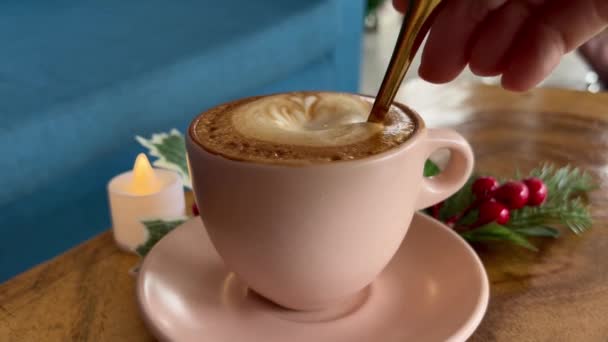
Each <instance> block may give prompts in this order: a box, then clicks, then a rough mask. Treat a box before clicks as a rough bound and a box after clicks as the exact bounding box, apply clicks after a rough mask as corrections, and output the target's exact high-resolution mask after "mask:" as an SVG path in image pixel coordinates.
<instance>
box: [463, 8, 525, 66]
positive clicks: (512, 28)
mask: <svg viewBox="0 0 608 342" xmlns="http://www.w3.org/2000/svg"><path fill="white" fill-rule="evenodd" d="M533 6H534V5H533V4H532V3H531V2H530V1H529V0H512V1H509V2H507V3H506V4H504V5H503V6H502V7H501V8H500V9H497V10H496V11H494V12H493V13H491V14H490V15H489V16H488V18H486V20H485V21H484V23H483V24H482V25H481V26H480V28H479V33H478V36H477V40H476V41H475V43H473V47H472V48H471V55H470V59H469V67H470V69H471V71H472V72H473V73H474V74H476V75H478V76H496V75H499V74H500V73H501V72H502V70H501V69H502V62H503V59H504V56H505V54H506V53H507V51H508V50H509V47H510V46H511V45H512V44H513V42H514V41H515V38H516V36H517V33H518V32H519V31H520V30H521V27H522V26H523V24H524V22H525V21H526V20H527V19H528V18H529V17H530V16H531V14H532V11H533Z"/></svg>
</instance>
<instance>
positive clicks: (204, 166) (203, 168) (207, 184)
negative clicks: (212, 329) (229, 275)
mask: <svg viewBox="0 0 608 342" xmlns="http://www.w3.org/2000/svg"><path fill="white" fill-rule="evenodd" d="M396 105H398V106H401V107H402V108H403V109H405V110H407V111H408V112H409V113H411V114H412V118H413V119H414V120H415V122H416V124H417V129H416V131H415V133H414V134H413V136H412V137H410V138H409V140H408V141H406V142H405V143H404V144H402V145H400V146H399V147H397V148H394V149H391V150H389V151H386V152H384V153H381V154H376V155H373V156H370V157H366V158H363V159H358V160H353V161H337V162H331V163H324V164H312V165H305V166H281V165H269V164H258V163H252V162H243V161H234V160H229V159H226V158H224V157H221V156H217V155H215V154H212V153H209V152H207V151H206V150H205V149H204V148H202V147H201V146H200V145H199V144H198V143H197V142H195V140H194V139H193V136H192V134H193V131H192V129H193V127H194V125H195V123H196V121H197V119H195V120H194V122H193V123H192V124H191V126H190V130H189V132H188V136H187V150H188V160H189V167H190V172H191V176H192V181H193V186H194V193H195V194H196V201H197V203H198V206H199V211H200V215H201V218H202V220H203V223H204V225H205V227H206V229H207V232H208V234H209V237H210V239H211V241H212V243H213V245H214V246H215V248H216V249H217V252H218V253H219V255H220V256H221V257H222V258H223V260H224V262H225V264H226V266H227V267H228V269H230V270H231V271H233V272H234V273H235V274H236V275H237V276H238V277H239V278H241V279H242V280H243V281H244V282H246V283H247V285H248V286H249V287H250V288H251V289H253V290H254V291H255V292H257V293H258V294H260V295H262V296H263V297H266V298H267V299H269V300H271V301H273V302H275V303H277V304H279V305H281V306H284V307H286V308H290V309H294V310H318V309H322V308H326V307H329V306H331V305H334V304H337V303H340V301H342V300H345V299H346V298H349V297H350V296H352V295H355V294H357V293H358V292H359V291H361V290H362V289H364V288H365V287H366V286H368V285H370V284H371V283H372V282H373V281H374V279H375V278H376V277H377V276H378V275H379V273H380V272H381V271H382V270H383V268H384V267H385V266H386V265H387V264H388V262H389V261H390V260H391V258H392V257H393V255H394V254H395V252H396V251H397V249H398V248H399V245H400V244H401V241H402V240H403V238H404V236H405V234H406V233H407V230H408V227H409V224H410V221H411V219H412V217H413V214H414V212H415V211H416V210H419V209H423V208H426V207H429V206H431V205H433V204H436V203H438V202H440V201H442V200H444V199H445V198H447V197H448V196H450V195H451V194H453V193H454V192H456V191H457V190H458V189H459V188H460V187H461V186H463V185H464V183H465V182H466V180H467V178H468V177H469V175H470V173H471V171H472V167H473V153H472V151H471V147H470V146H469V144H468V143H467V142H466V140H465V139H464V138H463V137H462V136H460V135H459V134H458V133H456V132H454V131H452V130H448V129H428V128H426V127H425V126H424V122H423V121H422V119H421V118H420V116H418V114H416V113H414V112H413V111H412V110H411V109H409V108H407V107H405V106H403V105H401V104H396ZM228 108H229V106H228ZM202 115H204V113H203V114H202ZM444 148H445V149H449V150H450V151H451V156H450V160H449V162H448V163H447V166H446V167H445V169H444V171H443V172H442V173H441V174H440V175H438V176H436V177H433V178H424V177H423V167H424V163H425V160H426V159H427V158H428V157H429V156H430V155H431V153H433V152H434V151H437V150H439V149H444ZM440 252H441V251H438V253H440Z"/></svg>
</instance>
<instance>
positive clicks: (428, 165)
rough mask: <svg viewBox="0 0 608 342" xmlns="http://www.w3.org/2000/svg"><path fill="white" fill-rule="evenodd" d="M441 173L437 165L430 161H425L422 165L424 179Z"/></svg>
mask: <svg viewBox="0 0 608 342" xmlns="http://www.w3.org/2000/svg"><path fill="white" fill-rule="evenodd" d="M440 172H441V169H440V168H439V166H437V164H435V163H433V161H431V160H430V159H427V160H426V162H425V163H424V172H423V174H424V177H433V176H436V175H438V174H439V173H440Z"/></svg>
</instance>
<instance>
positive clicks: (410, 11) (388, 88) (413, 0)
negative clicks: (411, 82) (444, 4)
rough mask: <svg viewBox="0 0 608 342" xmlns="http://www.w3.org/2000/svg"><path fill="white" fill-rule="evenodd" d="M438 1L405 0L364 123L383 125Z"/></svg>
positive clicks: (429, 24) (439, 0)
mask: <svg viewBox="0 0 608 342" xmlns="http://www.w3.org/2000/svg"><path fill="white" fill-rule="evenodd" d="M440 2H441V0H410V1H409V5H408V8H407V11H406V13H405V17H404V19H403V24H402V25H401V31H399V37H398V38H397V43H396V45H395V49H394V50H393V55H392V56H391V61H390V63H389V64H388V68H387V69H386V73H385V74H384V79H383V80H382V84H381V85H380V91H378V95H376V100H375V101H374V105H373V107H372V111H371V113H370V115H369V117H368V118H367V121H369V122H384V117H385V115H386V113H387V112H388V110H389V108H390V107H391V104H392V103H393V100H394V99H395V95H396V94H397V90H399V86H400V85H401V82H402V81H403V77H405V74H406V73H407V70H408V69H409V67H410V65H411V64H412V60H413V59H414V56H415V55H416V53H417V52H418V48H419V47H420V44H421V43H422V41H423V40H424V37H425V36H426V33H427V32H428V31H429V28H430V26H431V23H432V18H431V16H432V14H434V13H437V11H435V9H436V8H437V6H438V5H439V3H440Z"/></svg>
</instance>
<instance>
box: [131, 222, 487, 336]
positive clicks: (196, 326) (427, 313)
mask: <svg viewBox="0 0 608 342" xmlns="http://www.w3.org/2000/svg"><path fill="white" fill-rule="evenodd" d="M361 253H362V254H365V251H361ZM353 267H357V266H356V265H353ZM488 288H489V286H488V279H487V276H486V273H485V270H484V268H483V265H482V264H481V262H480V260H479V259H478V258H477V255H476V254H475V252H474V251H473V250H472V249H471V248H470V247H469V246H468V245H467V243H466V242H464V241H463V240H462V239H461V238H460V237H458V235H457V234H455V233H454V232H452V231H451V229H449V228H448V227H446V226H445V225H443V224H441V223H440V222H438V221H436V220H434V219H432V218H430V217H427V216H425V215H422V214H416V215H415V217H414V220H413V221H412V226H411V228H410V230H409V232H408V233H407V236H406V238H405V240H404V243H403V244H402V247H401V248H400V249H399V251H398V252H397V254H396V255H395V257H394V259H393V260H392V261H391V263H390V264H389V265H388V266H387V268H386V269H385V270H384V271H383V272H382V274H381V275H380V276H379V277H378V279H377V280H376V281H375V282H374V283H373V284H372V285H371V286H369V287H368V288H367V289H366V290H365V291H363V292H362V293H361V294H360V295H359V296H357V297H356V298H353V299H352V300H351V301H350V302H349V303H346V304H345V305H344V306H343V307H341V308H334V309H333V310H328V311H326V312H322V313H309V314H305V313H298V312H292V311H288V310H285V309H282V308H279V307H276V306H274V305H273V304H271V303H269V302H267V301H265V300H263V299H261V298H260V297H258V296H256V295H255V294H252V293H251V292H249V291H248V290H247V288H246V286H245V285H244V284H243V283H241V282H240V281H239V280H238V279H236V277H235V276H234V274H232V273H230V272H229V271H228V270H226V269H225V267H224V265H223V264H222V261H221V259H220V257H219V256H218V254H217V253H216V251H215V249H214V248H213V247H212V245H211V243H210V241H209V239H208V237H207V235H206V232H205V229H204V227H203V224H202V222H201V220H200V219H198V218H195V219H192V220H190V221H188V222H186V223H185V224H184V225H182V226H180V227H178V228H176V229H175V230H174V231H173V232H171V233H170V234H169V235H167V236H166V237H165V238H163V239H162V240H161V241H160V242H159V243H158V244H157V245H156V246H155V247H154V248H153V249H152V250H151V251H150V253H149V254H148V256H147V257H146V258H145V260H144V262H143V265H142V267H141V269H140V274H139V278H138V285H137V295H138V301H139V305H140V308H141V311H142V314H143V317H144V319H145V321H146V323H147V325H148V327H149V328H150V329H151V330H152V332H153V333H154V334H155V335H156V336H157V337H158V338H159V339H161V340H169V341H222V342H232V341H264V342H273V341H292V342H293V341H298V342H299V341H302V342H304V341H306V342H309V341H315V342H325V341H328V342H330V341H331V342H341V341H344V342H357V341H361V342H369V341H383V342H393V341H395V342H397V341H398V342H403V341H464V340H466V339H467V338H468V337H469V336H470V335H471V334H472V333H473V331H474V330H475V329H476V328H477V326H478V325H479V323H480V322H481V319H482V317H483V315H484V313H485V310H486V307H487V304H488V296H489V289H488Z"/></svg>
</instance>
